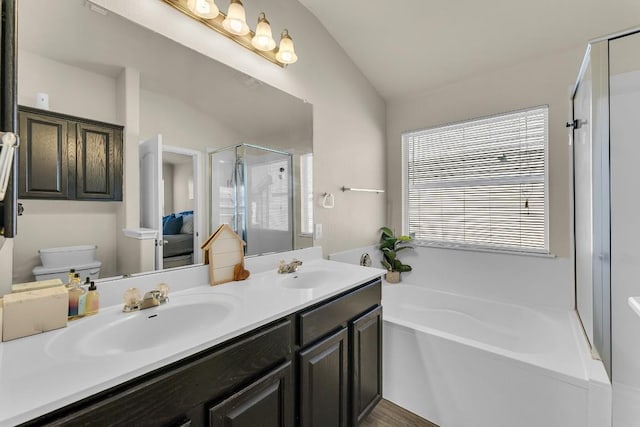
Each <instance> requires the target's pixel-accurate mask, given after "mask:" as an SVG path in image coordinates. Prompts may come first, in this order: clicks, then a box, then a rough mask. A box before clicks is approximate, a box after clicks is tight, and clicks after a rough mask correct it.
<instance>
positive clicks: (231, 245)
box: [201, 224, 249, 286]
mask: <svg viewBox="0 0 640 427" xmlns="http://www.w3.org/2000/svg"><path fill="white" fill-rule="evenodd" d="M245 245H246V243H245V242H244V241H243V240H242V239H241V238H240V236H238V235H237V234H236V233H235V232H234V231H233V230H232V229H231V227H229V225H227V224H222V225H221V226H220V227H218V229H217V230H216V231H215V232H214V233H213V234H212V235H211V236H209V238H208V239H207V240H206V241H205V242H204V243H203V244H202V246H201V249H202V250H203V251H204V253H203V255H204V256H203V259H204V263H205V264H208V265H209V284H211V286H213V285H220V284H222V283H227V282H231V281H232V280H244V279H246V278H247V277H249V271H247V270H245V269H244V246H245Z"/></svg>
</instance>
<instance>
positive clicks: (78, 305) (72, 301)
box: [69, 273, 87, 320]
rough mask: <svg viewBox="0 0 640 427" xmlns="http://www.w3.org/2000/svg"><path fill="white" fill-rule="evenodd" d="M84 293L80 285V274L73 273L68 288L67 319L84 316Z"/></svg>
mask: <svg viewBox="0 0 640 427" xmlns="http://www.w3.org/2000/svg"><path fill="white" fill-rule="evenodd" d="M86 293H87V291H85V290H84V289H82V286H81V285H80V275H79V274H78V273H75V274H74V275H73V281H72V287H71V289H69V320H73V319H76V318H78V317H80V316H84V311H85V299H86Z"/></svg>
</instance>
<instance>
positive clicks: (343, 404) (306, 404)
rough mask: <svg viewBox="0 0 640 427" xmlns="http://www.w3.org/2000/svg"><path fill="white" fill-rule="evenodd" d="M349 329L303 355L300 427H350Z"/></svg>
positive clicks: (327, 339)
mask: <svg viewBox="0 0 640 427" xmlns="http://www.w3.org/2000/svg"><path fill="white" fill-rule="evenodd" d="M347 339H348V334H347V328H343V329H341V330H340V331H338V332H337V333H335V334H333V335H330V336H329V337H328V338H325V339H324V340H322V341H320V342H319V343H318V344H315V345H313V346H311V347H310V348H308V349H306V350H304V351H301V352H300V355H299V361H300V371H301V372H300V425H301V426H303V427H311V426H313V427H326V426H332V427H338V426H346V425H347V418H348V415H347V398H348V396H347V393H348V383H347V378H348V375H347V374H348V372H347V370H348V361H349V359H348V349H347Z"/></svg>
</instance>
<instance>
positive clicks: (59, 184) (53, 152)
mask: <svg viewBox="0 0 640 427" xmlns="http://www.w3.org/2000/svg"><path fill="white" fill-rule="evenodd" d="M19 119H20V149H19V152H20V163H19V165H20V166H19V167H20V175H19V176H20V186H19V192H18V196H19V197H21V198H22V197H33V198H45V199H67V198H69V186H68V182H69V173H68V171H69V160H68V147H69V145H72V147H73V148H75V143H73V144H70V142H69V140H70V139H72V138H73V137H72V136H71V135H70V134H69V122H68V121H67V120H64V119H59V118H55V117H50V116H45V115H42V114H37V113H23V112H20V115H19ZM73 158H75V155H73Z"/></svg>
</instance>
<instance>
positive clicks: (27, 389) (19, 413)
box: [0, 259, 384, 426]
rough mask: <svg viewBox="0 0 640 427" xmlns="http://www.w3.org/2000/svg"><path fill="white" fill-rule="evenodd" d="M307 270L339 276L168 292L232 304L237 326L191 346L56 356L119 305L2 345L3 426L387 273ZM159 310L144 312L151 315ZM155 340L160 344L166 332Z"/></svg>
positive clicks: (353, 268)
mask: <svg viewBox="0 0 640 427" xmlns="http://www.w3.org/2000/svg"><path fill="white" fill-rule="evenodd" d="M305 268H316V269H318V268H321V269H328V270H331V271H333V272H337V273H339V274H335V275H332V280H330V281H329V282H330V283H326V284H323V285H322V286H319V287H317V288H311V289H291V288H285V287H283V286H280V285H278V283H277V282H278V281H277V279H278V276H281V275H278V274H277V273H276V271H275V269H273V270H271V271H266V272H262V273H257V274H252V275H251V277H250V278H249V279H248V280H246V281H244V282H230V283H225V284H223V285H218V286H209V285H208V284H201V283H200V284H199V283H193V285H194V286H193V287H191V288H188V289H184V290H180V291H177V292H172V293H170V295H169V298H170V300H169V302H168V304H169V305H170V304H171V297H172V296H173V297H179V296H181V295H202V294H207V295H214V294H216V295H217V294H224V295H222V296H221V297H224V298H233V299H234V301H235V302H234V309H233V313H232V320H233V321H230V322H226V321H225V322H222V323H221V324H219V325H212V326H211V327H210V328H209V327H207V328H198V329H199V331H198V332H197V334H190V335H191V338H190V339H188V340H180V341H179V342H175V341H170V340H167V342H165V343H163V344H161V345H159V346H155V347H153V348H147V349H144V350H139V351H134V352H126V353H121V354H115V355H108V356H107V355H95V356H92V357H87V356H83V357H77V358H76V357H70V358H63V357H60V355H59V354H55V352H54V351H52V348H54V345H55V342H56V338H57V337H59V336H60V335H61V334H64V333H65V332H66V331H67V330H68V329H69V328H79V327H82V326H81V325H82V323H83V322H95V323H96V325H98V324H104V323H106V322H111V321H113V319H115V318H118V316H125V314H124V313H121V309H122V305H121V304H118V305H113V306H110V307H103V308H101V311H100V313H98V314H97V315H95V316H91V317H89V318H85V319H80V320H76V321H74V322H70V323H69V325H68V327H67V328H63V329H59V330H56V331H50V332H46V333H43V334H39V335H34V336H31V337H26V338H21V339H17V340H14V341H8V342H5V343H1V344H0V426H10V425H15V424H19V423H22V422H25V421H28V420H31V419H33V418H36V417H38V416H41V415H44V414H46V413H48V412H51V411H53V410H55V409H58V408H61V407H63V406H66V405H68V404H70V403H73V402H76V401H78V400H80V399H83V398H86V397H89V396H91V395H93V394H96V393H98V392H100V391H103V390H106V389H108V388H111V387H113V386H116V385H118V384H121V383H123V382H125V381H128V380H131V379H133V378H136V377H138V376H140V375H142V374H145V373H148V372H150V371H153V370H155V369H157V368H160V367H162V366H165V365H167V364H169V363H172V362H175V361H178V360H180V359H183V358H185V357H187V356H189V355H192V354H195V353H197V352H199V351H201V350H204V349H207V348H209V347H212V346H215V345H217V344H220V343H222V342H224V341H226V340H229V339H231V338H234V337H237V336H239V335H241V334H243V333H245V332H248V331H251V330H252V329H255V328H257V327H259V326H262V325H265V324H267V323H269V322H271V321H273V320H277V319H279V318H281V317H284V316H286V315H288V314H291V313H293V312H296V311H298V310H300V309H303V308H305V307H308V306H310V305H313V304H315V303H317V302H319V301H322V300H324V299H326V298H328V297H331V296H334V295H337V294H340V293H342V292H344V291H346V290H348V289H350V288H353V287H355V286H357V285H360V284H363V283H366V282H367V281H369V280H372V279H374V278H377V277H380V275H381V274H382V273H383V272H384V271H383V270H380V269H376V268H367V267H360V266H357V265H351V264H345V263H340V262H335V261H328V260H324V259H314V260H311V261H305V263H304V264H303V266H302V267H300V271H304V270H305ZM144 290H146V289H144ZM162 307H163V306H161V307H158V308H151V309H148V310H144V311H141V312H139V313H145V314H152V311H153V310H156V309H161V308H162ZM86 326H87V324H85V326H84V327H85V328H86ZM157 336H158V339H160V340H161V339H162V331H158V334H157Z"/></svg>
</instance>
